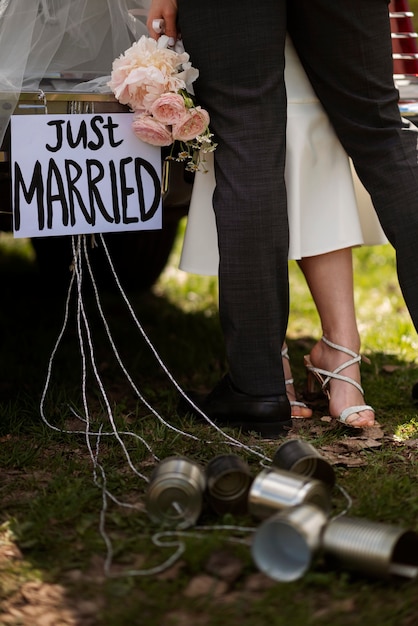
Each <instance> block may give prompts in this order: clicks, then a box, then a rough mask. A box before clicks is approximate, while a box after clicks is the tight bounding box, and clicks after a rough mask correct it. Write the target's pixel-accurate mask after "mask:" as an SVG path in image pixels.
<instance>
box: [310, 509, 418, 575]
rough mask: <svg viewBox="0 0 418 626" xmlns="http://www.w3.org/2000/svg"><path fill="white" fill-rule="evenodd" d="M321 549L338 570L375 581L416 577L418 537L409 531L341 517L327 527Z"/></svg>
mask: <svg viewBox="0 0 418 626" xmlns="http://www.w3.org/2000/svg"><path fill="white" fill-rule="evenodd" d="M322 545H323V550H324V553H325V554H327V555H328V556H330V557H331V558H332V561H334V562H336V564H337V565H338V566H343V567H347V568H348V569H352V570H358V571H363V572H364V573H366V574H372V575H373V576H378V577H390V576H399V577H402V578H416V577H417V575H418V534H417V533H415V532H414V531H412V530H405V529H403V528H400V527H399V526H392V525H390V524H384V523H381V522H373V521H370V520H364V519H360V518H356V517H346V516H342V517H339V518H336V519H334V520H332V521H330V522H329V523H328V525H327V526H326V528H325V530H324V534H323V538H322Z"/></svg>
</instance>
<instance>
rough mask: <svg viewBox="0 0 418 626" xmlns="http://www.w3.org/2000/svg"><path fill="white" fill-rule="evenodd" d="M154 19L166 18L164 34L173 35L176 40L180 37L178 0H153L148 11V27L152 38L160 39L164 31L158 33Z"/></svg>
mask: <svg viewBox="0 0 418 626" xmlns="http://www.w3.org/2000/svg"><path fill="white" fill-rule="evenodd" d="M154 20H164V23H165V29H164V34H165V35H167V37H172V38H173V39H174V41H176V40H177V38H178V35H179V33H178V30H177V24H176V20H177V0H152V1H151V5H150V8H149V11H148V17H147V28H148V32H149V34H150V37H152V39H158V38H159V37H160V35H161V34H162V33H156V32H155V30H154V29H153V26H152V23H153V21H154Z"/></svg>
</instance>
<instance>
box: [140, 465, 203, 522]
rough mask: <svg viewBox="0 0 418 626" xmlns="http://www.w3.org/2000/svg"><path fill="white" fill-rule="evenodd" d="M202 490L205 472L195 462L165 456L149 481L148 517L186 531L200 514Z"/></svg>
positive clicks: (147, 497)
mask: <svg viewBox="0 0 418 626" xmlns="http://www.w3.org/2000/svg"><path fill="white" fill-rule="evenodd" d="M205 488H206V478H205V473H204V470H203V469H202V468H201V467H200V465H199V464H198V463H196V462H194V461H191V460H189V459H187V458H184V457H167V458H166V459H164V460H163V461H161V462H160V463H159V464H158V465H157V467H156V468H155V469H154V471H153V473H152V475H151V478H150V482H149V485H148V490H147V495H146V508H147V512H148V515H149V517H150V518H151V519H152V520H153V521H154V522H156V523H158V524H162V525H163V526H169V527H175V528H180V529H182V528H189V527H190V526H193V525H194V524H195V523H196V522H197V520H198V518H199V516H200V514H201V512H202V503H203V494H204V491H205Z"/></svg>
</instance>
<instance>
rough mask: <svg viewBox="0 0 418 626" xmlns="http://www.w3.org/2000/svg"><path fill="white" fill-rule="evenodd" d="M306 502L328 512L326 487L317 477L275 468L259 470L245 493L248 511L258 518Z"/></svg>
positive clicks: (328, 502)
mask: <svg viewBox="0 0 418 626" xmlns="http://www.w3.org/2000/svg"><path fill="white" fill-rule="evenodd" d="M307 503H310V504H314V505H316V506H317V507H318V508H320V509H322V510H323V511H325V512H326V513H328V512H329V511H330V509H331V495H330V490H329V488H328V487H327V486H326V485H325V484H324V483H323V482H322V481H320V480H316V479H314V478H309V477H307V476H301V475H300V474H296V473H294V472H288V471H285V470H280V469H277V468H270V469H264V470H262V471H261V472H260V473H259V474H258V476H256V477H255V479H254V481H253V483H252V485H251V489H250V491H249V494H248V510H249V512H250V513H251V514H252V515H254V516H255V517H257V518H259V519H264V518H266V517H269V516H270V515H272V514H274V513H276V512H277V511H280V510H281V509H288V508H290V507H293V506H298V505H300V504H307Z"/></svg>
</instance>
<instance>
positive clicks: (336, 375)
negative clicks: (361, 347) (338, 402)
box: [304, 337, 375, 428]
mask: <svg viewBox="0 0 418 626" xmlns="http://www.w3.org/2000/svg"><path fill="white" fill-rule="evenodd" d="M321 339H322V341H323V342H324V343H325V344H326V345H327V346H329V347H330V348H334V350H338V351H339V352H343V353H344V354H347V355H348V356H349V357H351V358H350V359H348V360H347V361H345V362H344V363H342V364H341V365H339V366H338V367H336V368H335V370H333V371H332V372H330V371H328V370H325V369H322V368H320V367H315V366H314V365H312V363H311V359H310V356H309V355H306V356H305V358H304V362H305V367H306V369H307V373H308V380H307V390H308V392H309V393H312V392H313V391H314V387H315V383H316V382H317V383H319V384H320V386H321V390H322V392H323V393H324V394H325V396H326V397H327V398H328V401H329V400H330V398H331V396H330V382H331V380H333V379H334V380H341V381H343V382H346V383H349V384H350V385H353V386H354V387H356V389H358V391H360V393H361V395H362V396H364V391H363V387H362V386H361V385H360V383H358V382H357V381H356V380H354V379H353V378H350V377H349V376H344V375H343V374H341V372H342V371H343V370H344V369H346V368H347V367H350V366H351V365H355V364H356V363H360V361H361V356H360V354H357V353H356V352H353V351H352V350H349V349H348V348H345V347H344V346H339V345H338V344H336V343H333V342H332V341H330V340H329V339H327V338H326V337H322V338H321ZM361 411H372V412H373V413H374V412H375V411H374V409H373V407H371V406H370V405H369V404H360V405H354V406H349V407H347V408H346V409H344V410H343V411H341V413H340V414H339V415H338V416H333V417H336V419H337V420H338V421H339V422H342V423H343V424H346V425H347V426H352V427H353V428H365V427H364V426H356V425H355V424H353V423H350V422H347V419H348V418H349V417H350V415H354V414H355V413H361Z"/></svg>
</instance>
